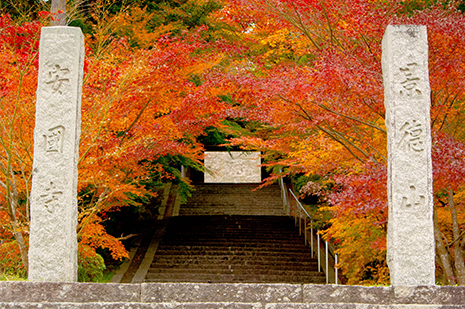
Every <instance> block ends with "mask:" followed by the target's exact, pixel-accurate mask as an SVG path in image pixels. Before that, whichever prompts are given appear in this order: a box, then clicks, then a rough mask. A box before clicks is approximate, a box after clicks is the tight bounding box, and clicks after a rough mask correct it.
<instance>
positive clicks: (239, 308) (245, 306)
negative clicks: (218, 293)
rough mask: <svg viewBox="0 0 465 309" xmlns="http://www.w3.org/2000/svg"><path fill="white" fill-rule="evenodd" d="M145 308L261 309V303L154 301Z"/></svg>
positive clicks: (144, 307)
mask: <svg viewBox="0 0 465 309" xmlns="http://www.w3.org/2000/svg"><path fill="white" fill-rule="evenodd" d="M141 308H143V309H172V308H173V309H197V308H199V309H261V308H264V306H263V305H262V304H261V303H231V302H229V303H227V302H226V303H225V302H218V303H214V302H202V303H176V302H170V303H158V304H157V303H154V304H144V305H143V306H142V307H141Z"/></svg>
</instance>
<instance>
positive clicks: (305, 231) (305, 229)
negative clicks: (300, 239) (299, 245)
mask: <svg viewBox="0 0 465 309" xmlns="http://www.w3.org/2000/svg"><path fill="white" fill-rule="evenodd" d="M307 232H308V231H307V216H304V244H305V245H307V243H308V241H307Z"/></svg>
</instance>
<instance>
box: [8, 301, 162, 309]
mask: <svg viewBox="0 0 465 309" xmlns="http://www.w3.org/2000/svg"><path fill="white" fill-rule="evenodd" d="M1 308H2V309H151V307H149V306H144V305H143V304H140V303H82V304H80V303H46V302H45V303H10V304H2V307H1ZM160 308H161V307H160ZM167 308H169V307H167Z"/></svg>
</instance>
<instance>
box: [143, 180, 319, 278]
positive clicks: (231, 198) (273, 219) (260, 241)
mask: <svg viewBox="0 0 465 309" xmlns="http://www.w3.org/2000/svg"><path fill="white" fill-rule="evenodd" d="M255 187H256V185H202V186H200V187H196V189H197V191H196V193H195V194H194V195H193V196H192V197H191V198H190V199H189V201H188V203H187V204H186V205H183V206H182V207H181V209H180V211H179V214H180V216H179V217H172V218H171V219H170V221H169V223H168V226H167V228H166V231H165V235H164V236H163V238H162V240H161V242H160V244H159V245H158V249H157V251H156V255H155V257H154V259H153V262H152V264H151V265H150V268H149V270H148V272H147V275H146V277H145V282H209V283H213V282H215V283H222V282H230V283H241V282H244V283H325V276H324V273H323V272H318V269H317V260H316V259H314V258H311V252H310V249H309V247H308V246H305V244H304V239H303V237H300V236H298V232H297V230H296V227H295V226H294V221H293V220H292V219H290V218H288V217H286V216H283V213H282V208H281V207H282V206H281V195H280V191H279V187H278V186H271V187H268V188H264V189H261V190H259V191H255V192H252V189H253V188H255ZM262 190H263V191H262ZM202 205H204V206H202ZM244 214H245V215H244Z"/></svg>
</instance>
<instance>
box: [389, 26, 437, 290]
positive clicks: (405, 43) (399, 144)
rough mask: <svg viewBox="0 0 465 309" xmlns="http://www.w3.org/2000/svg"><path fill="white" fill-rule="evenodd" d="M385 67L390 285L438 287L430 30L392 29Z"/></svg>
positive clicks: (413, 27) (415, 28)
mask: <svg viewBox="0 0 465 309" xmlns="http://www.w3.org/2000/svg"><path fill="white" fill-rule="evenodd" d="M382 66H383V79H384V104H385V107H386V129H387V133H388V199H389V225H388V235H387V262H388V265H389V270H390V275H391V284H392V285H393V286H416V285H434V283H435V277H434V271H435V264H434V263H435V246H434V230H433V194H432V192H433V187H432V164H431V130H430V104H431V103H430V86H429V73H428V42H427V34H426V27H425V26H415V25H408V26H388V27H387V29H386V32H385V34H384V38H383V56H382Z"/></svg>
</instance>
